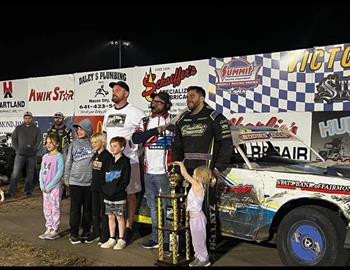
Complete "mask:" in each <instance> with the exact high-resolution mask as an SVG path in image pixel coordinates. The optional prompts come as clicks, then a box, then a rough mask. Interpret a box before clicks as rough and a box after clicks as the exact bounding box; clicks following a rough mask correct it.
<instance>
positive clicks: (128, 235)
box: [124, 228, 134, 244]
mask: <svg viewBox="0 0 350 270" xmlns="http://www.w3.org/2000/svg"><path fill="white" fill-rule="evenodd" d="M133 234H134V232H133V231H132V230H131V229H130V228H126V229H125V237H124V238H125V242H126V243H128V244H130V242H131V238H132V235H133Z"/></svg>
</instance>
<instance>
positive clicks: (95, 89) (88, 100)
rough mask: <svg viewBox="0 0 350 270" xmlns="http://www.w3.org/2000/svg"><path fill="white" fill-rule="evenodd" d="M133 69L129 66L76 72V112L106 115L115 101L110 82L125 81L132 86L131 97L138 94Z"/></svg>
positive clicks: (78, 113) (79, 113)
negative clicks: (133, 79)
mask: <svg viewBox="0 0 350 270" xmlns="http://www.w3.org/2000/svg"><path fill="white" fill-rule="evenodd" d="M132 70H133V69H131V68H128V69H111V70H102V71H91V72H83V73H75V74H74V85H75V114H76V115H104V114H105V113H106V111H107V110H108V109H110V108H112V107H113V106H114V103H113V102H112V100H111V98H112V88H110V87H109V83H110V82H117V81H124V82H126V83H127V84H128V85H129V88H130V93H129V94H130V96H129V98H130V97H131V96H133V95H136V94H135V92H134V89H133V83H132V82H133V81H132ZM136 91H137V90H136ZM134 105H136V106H137V104H134Z"/></svg>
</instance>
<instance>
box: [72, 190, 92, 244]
mask: <svg viewBox="0 0 350 270" xmlns="http://www.w3.org/2000/svg"><path fill="white" fill-rule="evenodd" d="M69 191H70V215H69V225H70V234H71V236H74V237H78V236H79V228H80V225H81V227H83V232H82V235H84V236H88V235H89V234H90V229H91V188H90V186H76V185H69ZM81 208H83V214H81Z"/></svg>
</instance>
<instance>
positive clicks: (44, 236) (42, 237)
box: [38, 229, 50, 240]
mask: <svg viewBox="0 0 350 270" xmlns="http://www.w3.org/2000/svg"><path fill="white" fill-rule="evenodd" d="M49 233H50V230H49V229H47V230H46V231H45V232H44V233H43V234H40V235H39V236H38V237H39V238H40V239H42V240H44V239H46V235H48V234H49Z"/></svg>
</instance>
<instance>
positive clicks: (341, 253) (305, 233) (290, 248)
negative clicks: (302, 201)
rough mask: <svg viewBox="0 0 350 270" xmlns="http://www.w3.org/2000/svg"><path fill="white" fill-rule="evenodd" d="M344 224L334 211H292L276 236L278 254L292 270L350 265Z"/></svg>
mask: <svg viewBox="0 0 350 270" xmlns="http://www.w3.org/2000/svg"><path fill="white" fill-rule="evenodd" d="M345 226H346V225H345V223H344V222H343V221H342V220H341V219H340V217H338V216H337V215H336V214H335V213H334V212H333V211H331V210H330V209H327V208H325V207H319V206H302V207H298V208H295V209H293V210H292V211H290V212H289V213H288V214H287V215H286V216H285V217H284V218H283V220H282V221H281V223H280V225H279V227H278V232H277V237H276V238H277V241H276V244H277V250H278V253H279V256H280V259H281V261H282V263H283V264H285V265H289V266H328V265H329V266H330V265H334V266H339V265H345V264H346V262H347V259H348V258H347V256H346V254H347V251H346V250H345V249H344V240H345Z"/></svg>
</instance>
